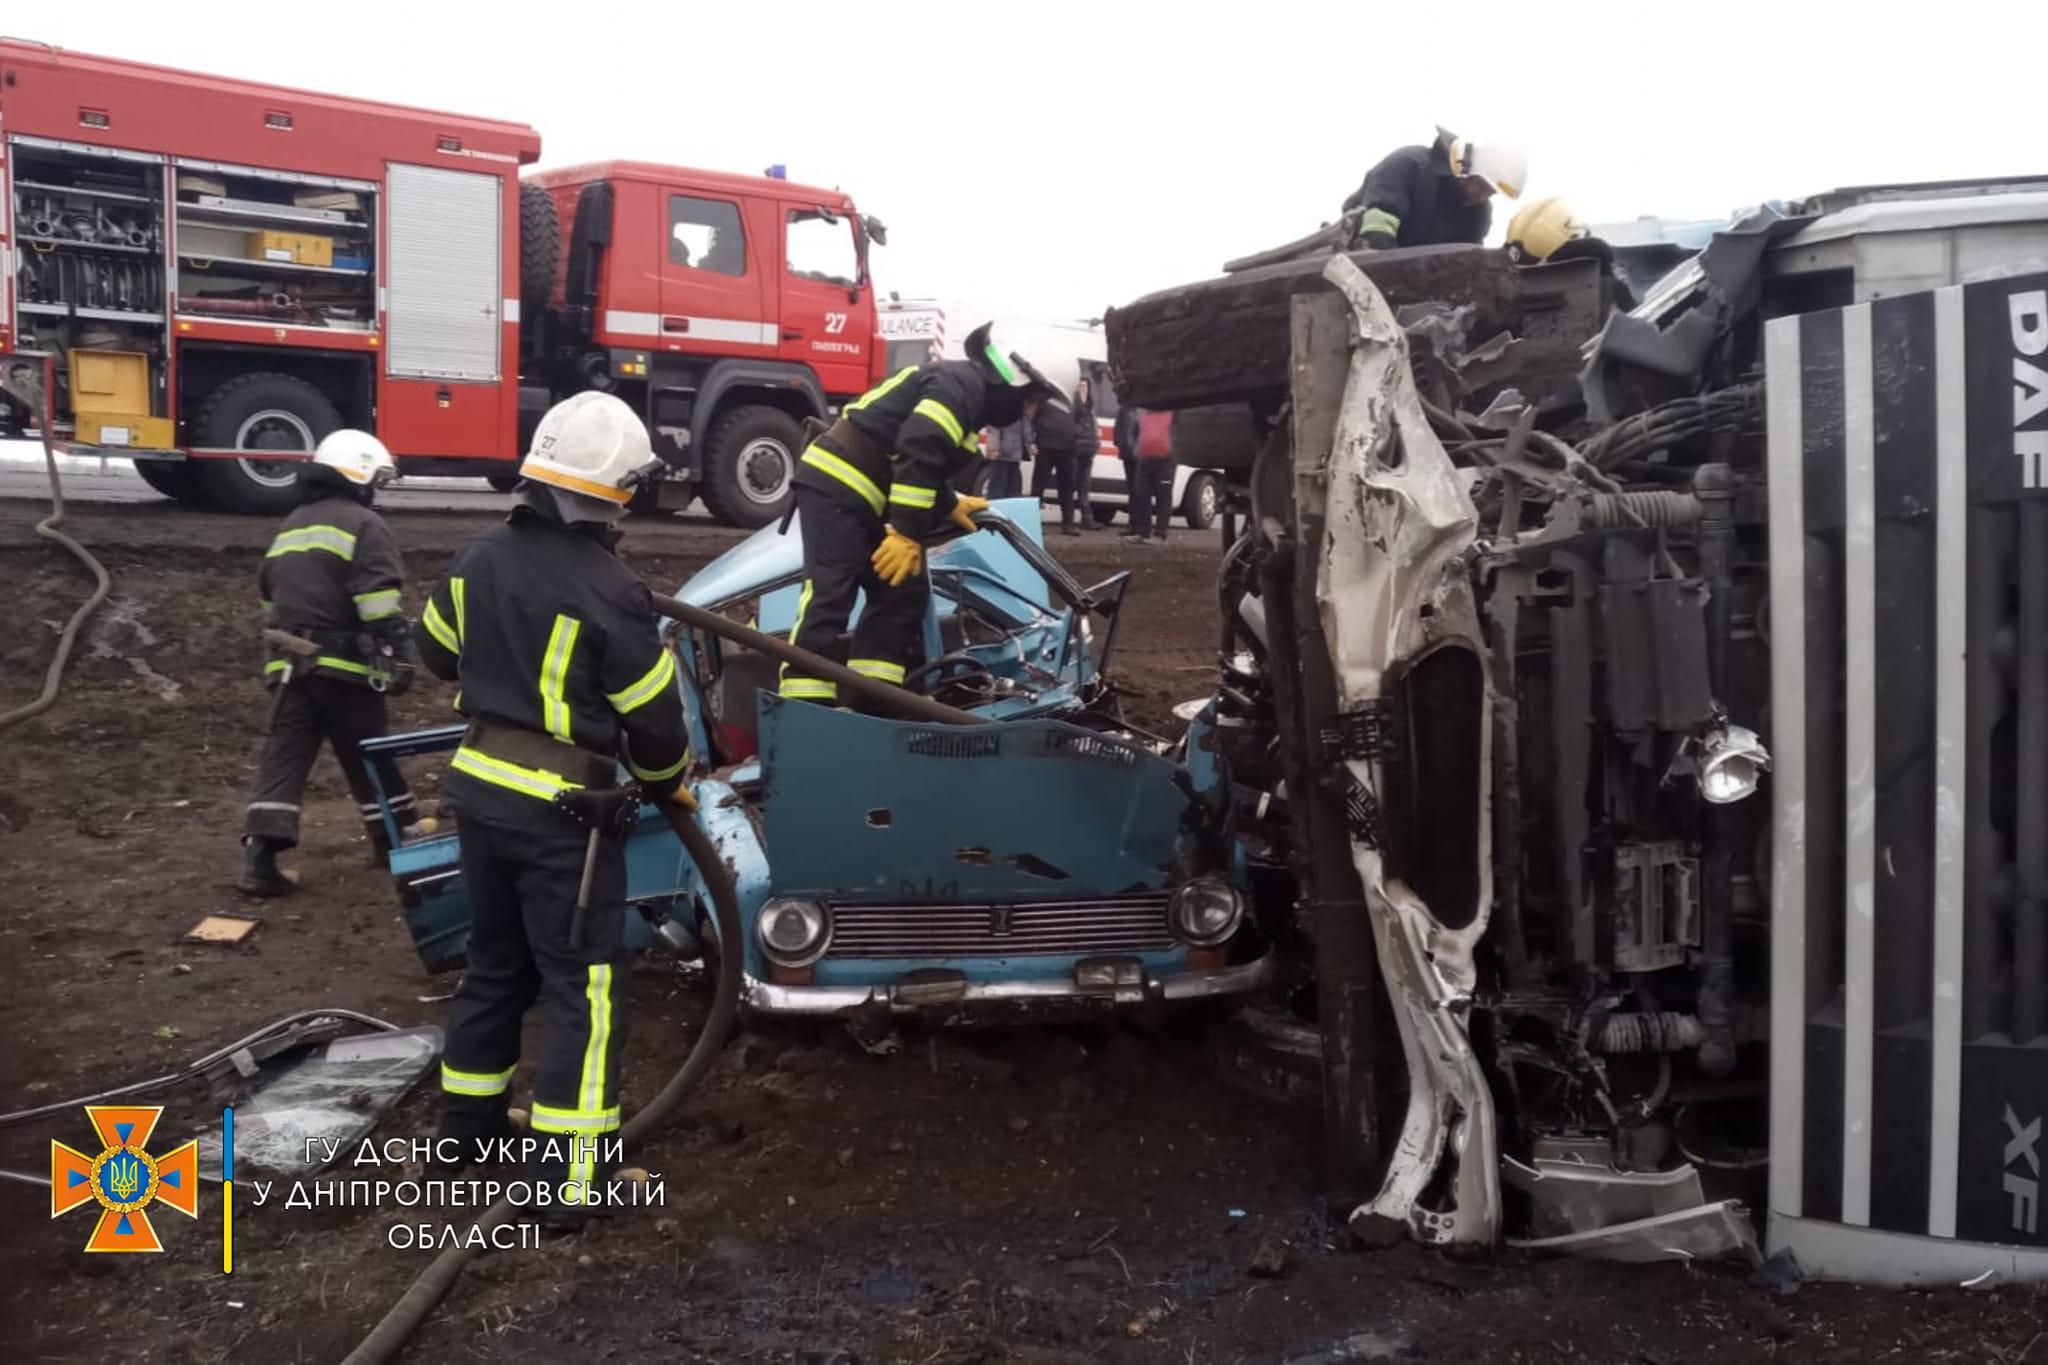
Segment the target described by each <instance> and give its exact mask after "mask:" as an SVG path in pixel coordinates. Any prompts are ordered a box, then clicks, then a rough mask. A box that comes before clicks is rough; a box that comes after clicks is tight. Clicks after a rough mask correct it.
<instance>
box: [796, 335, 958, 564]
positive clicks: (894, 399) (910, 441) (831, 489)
mask: <svg viewBox="0 0 2048 1365" xmlns="http://www.w3.org/2000/svg"><path fill="white" fill-rule="evenodd" d="M987 393H988V388H987V381H985V380H984V379H983V378H982V377H981V374H980V372H979V371H978V370H976V369H975V368H974V366H972V365H970V364H968V363H967V362H966V361H964V360H937V361H933V362H931V363H929V364H926V365H918V366H913V367H911V368H909V369H904V370H898V371H897V372H896V373H895V374H893V375H890V376H889V377H888V378H887V379H885V380H883V381H882V382H881V383H879V384H877V385H876V386H875V387H874V388H872V389H869V390H868V391H867V392H866V393H864V394H862V395H861V396H860V397H858V398H856V399H854V400H853V401H852V402H851V403H848V404H847V405H846V407H845V408H844V409H842V410H841V412H840V414H839V416H840V419H841V420H842V421H844V422H846V423H848V424H849V425H851V426H852V427H853V428H854V429H855V430H856V432H857V433H858V434H859V435H860V436H861V437H864V438H866V440H865V442H864V444H865V445H866V446H867V448H866V449H850V448H849V445H850V443H849V442H846V441H842V440H838V439H835V438H834V437H833V436H832V434H831V433H830V432H827V433H826V434H824V435H822V436H820V437H818V438H817V439H816V440H815V441H813V442H811V444H810V447H809V448H808V449H806V450H805V451H804V454H803V458H802V460H801V461H799V462H798V465H797V471H796V480H797V482H798V483H801V484H803V485H805V486H806V487H809V488H815V489H818V490H820V491H821V492H824V493H827V494H829V495H831V496H832V497H834V498H837V499H839V500H840V501H842V502H846V503H849V504H850V505H852V506H855V507H863V508H866V509H867V510H868V512H870V513H871V514H873V515H874V516H875V517H876V518H878V519H880V520H883V521H886V522H888V524H889V525H891V526H893V527H895V528H896V529H897V530H899V531H901V532H903V534H905V535H907V536H910V537H912V538H913V539H922V538H923V537H924V536H926V535H928V534H930V533H931V531H932V530H933V529H934V528H936V527H937V526H939V525H940V524H942V523H943V522H944V521H945V520H946V519H947V517H948V516H949V515H950V514H951V513H952V510H953V496H954V494H953V488H952V479H953V477H954V476H955V475H956V474H958V473H959V472H960V471H961V470H962V469H964V468H966V467H967V466H968V465H970V464H972V463H973V462H974V461H975V460H977V459H979V458H980V451H981V442H980V432H981V428H982V426H983V425H984V421H983V418H984V413H985V409H986V396H987Z"/></svg>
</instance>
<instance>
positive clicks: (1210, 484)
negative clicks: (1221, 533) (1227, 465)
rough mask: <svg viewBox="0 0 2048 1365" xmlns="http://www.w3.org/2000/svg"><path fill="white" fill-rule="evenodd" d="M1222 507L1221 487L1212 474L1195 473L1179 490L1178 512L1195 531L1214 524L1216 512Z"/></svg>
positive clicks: (1203, 529)
mask: <svg viewBox="0 0 2048 1365" xmlns="http://www.w3.org/2000/svg"><path fill="white" fill-rule="evenodd" d="M1222 507H1223V489H1222V486H1221V485H1219V484H1218V483H1217V482H1216V476H1215V475H1214V474H1197V475H1195V476H1194V477H1193V478H1192V479H1189V480H1188V486H1187V487H1186V488H1183V489H1182V490H1181V494H1180V514H1181V516H1182V517H1184V518H1186V520H1187V523H1188V525H1189V526H1192V527H1193V528H1194V529H1195V530H1197V531H1206V530H1208V529H1209V528H1210V527H1211V526H1213V525H1215V524H1216V514H1217V513H1218V512H1219V511H1221V510H1222Z"/></svg>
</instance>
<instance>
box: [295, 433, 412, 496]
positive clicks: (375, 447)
mask: <svg viewBox="0 0 2048 1365" xmlns="http://www.w3.org/2000/svg"><path fill="white" fill-rule="evenodd" d="M313 463H314V464H317V465H325V466H326V467H327V468H329V469H331V470H333V471H334V472H335V473H337V474H339V475H341V477H343V478H344V479H347V480H348V481H349V482H350V483H352V484H354V485H355V486H356V487H358V488H374V487H376V486H377V485H378V484H380V483H383V482H385V481H386V480H388V479H390V478H392V477H393V476H395V475H396V474H397V473H398V462H397V461H395V460H393V459H392V458H391V452H390V451H388V450H386V449H385V448H384V443H383V442H382V441H380V440H378V439H377V438H376V437H374V436H372V435H371V434H370V433H369V432H367V431H357V430H356V429H355V428H353V427H343V428H341V429H340V430H339V431H330V432H328V433H327V434H326V435H325V436H323V437H321V438H320V444H319V445H318V446H316V447H314V449H313Z"/></svg>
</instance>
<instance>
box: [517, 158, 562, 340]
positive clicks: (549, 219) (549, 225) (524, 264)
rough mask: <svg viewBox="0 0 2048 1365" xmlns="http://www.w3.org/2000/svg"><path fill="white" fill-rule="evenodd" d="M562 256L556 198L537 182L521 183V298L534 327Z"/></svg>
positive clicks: (553, 281) (529, 322)
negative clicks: (531, 183)
mask: <svg viewBox="0 0 2048 1365" xmlns="http://www.w3.org/2000/svg"><path fill="white" fill-rule="evenodd" d="M561 259H562V223H561V220H560V219H559V218H557V217H556V216H555V201H554V200H553V199H552V198H550V197H549V195H548V192H547V191H546V190H544V189H542V188H541V187H540V186H538V185H521V186H520V187H519V302H520V307H521V308H523V309H524V310H526V311H525V312H523V313H522V314H521V316H522V317H524V318H526V319H527V323H526V325H527V326H528V327H531V326H533V325H534V323H535V321H536V320H537V319H539V317H540V310H541V309H542V308H544V307H546V306H547V301H548V291H549V290H551V289H553V288H554V287H555V267H556V266H557V265H559V264H560V263H561Z"/></svg>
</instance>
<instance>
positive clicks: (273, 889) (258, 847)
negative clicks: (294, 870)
mask: <svg viewBox="0 0 2048 1365" xmlns="http://www.w3.org/2000/svg"><path fill="white" fill-rule="evenodd" d="M284 847H285V845H283V844H280V843H278V842H277V841H276V840H274V839H263V838H258V837H256V836H254V835H244V836H242V875H241V876H239V877H237V878H235V890H237V891H239V892H241V893H242V894H243V895H245V896H285V895H289V894H291V892H292V890H293V888H294V886H295V885H296V883H294V882H293V881H292V879H291V878H290V877H288V876H286V875H285V874H284V872H283V871H281V870H280V869H279V868H278V865H277V855H278V853H279V851H280V850H282V849H283V848H284Z"/></svg>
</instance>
